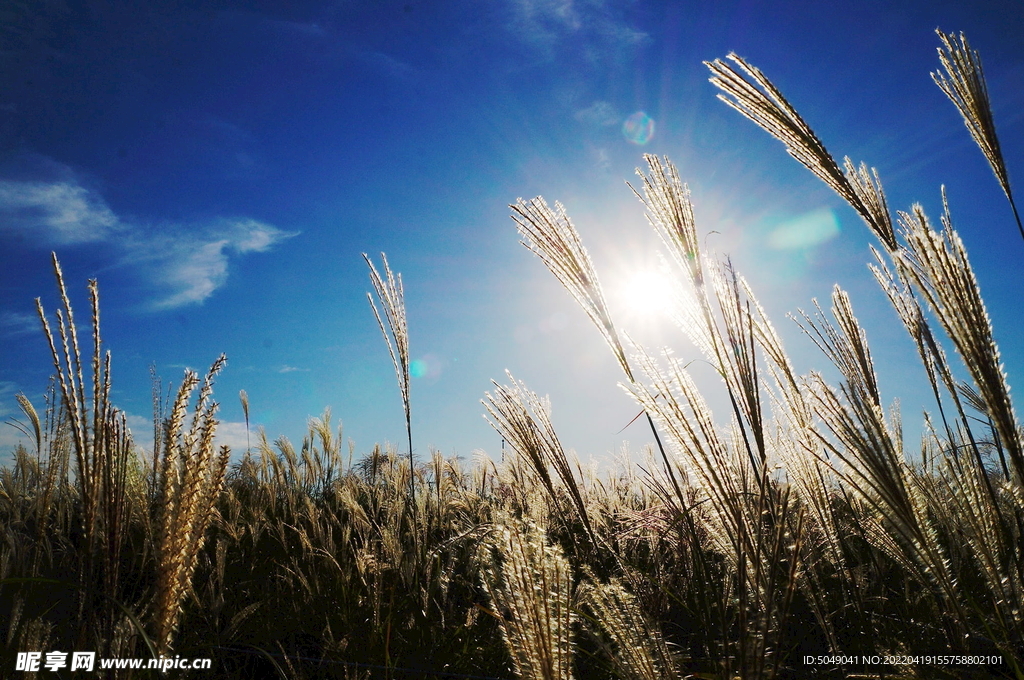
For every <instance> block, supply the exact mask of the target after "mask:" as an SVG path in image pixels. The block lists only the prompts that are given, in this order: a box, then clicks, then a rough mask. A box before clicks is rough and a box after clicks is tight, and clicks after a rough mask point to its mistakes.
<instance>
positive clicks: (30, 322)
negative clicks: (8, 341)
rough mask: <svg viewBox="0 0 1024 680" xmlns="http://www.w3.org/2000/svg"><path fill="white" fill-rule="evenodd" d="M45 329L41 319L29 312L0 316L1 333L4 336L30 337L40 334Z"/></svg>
mask: <svg viewBox="0 0 1024 680" xmlns="http://www.w3.org/2000/svg"><path fill="white" fill-rule="evenodd" d="M42 330H43V327H42V324H41V323H40V322H39V317H38V316H37V315H35V314H29V313H27V312H3V313H2V314H0V332H2V333H3V334H4V335H8V336H10V335H28V334H30V333H40V332H42Z"/></svg>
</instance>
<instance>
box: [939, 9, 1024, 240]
mask: <svg viewBox="0 0 1024 680" xmlns="http://www.w3.org/2000/svg"><path fill="white" fill-rule="evenodd" d="M935 33H936V34H937V35H938V36H939V40H940V41H941V42H942V47H939V48H938V52H939V61H940V62H942V68H943V70H945V73H940V72H937V71H933V72H932V80H934V81H935V84H936V85H938V86H939V88H940V89H941V90H942V91H943V92H944V93H946V96H947V97H949V100H950V101H951V102H953V105H954V106H956V108H957V110H958V111H959V112H960V115H961V116H963V119H964V125H965V126H966V127H967V130H968V132H970V133H971V137H972V138H974V141H975V143H976V144H977V145H978V148H979V149H981V153H982V154H984V156H985V159H986V160H987V161H988V164H989V165H990V166H991V167H992V172H994V173H995V176H996V180H997V181H998V182H999V186H1000V187H1001V188H1002V190H1003V193H1004V194H1006V198H1007V200H1008V201H1009V202H1010V208H1011V209H1012V210H1013V217H1014V219H1016V220H1017V229H1019V230H1020V235H1021V237H1024V225H1022V224H1021V219H1020V215H1019V214H1018V212H1017V205H1016V203H1014V200H1013V193H1012V192H1011V191H1010V178H1009V175H1008V174H1007V172H1006V162H1005V161H1004V160H1003V152H1002V150H1001V149H1000V148H999V137H998V136H997V135H996V125H995V122H994V121H993V119H992V106H991V104H990V103H989V100H988V86H987V85H986V84H985V73H984V71H983V70H982V68H981V56H980V55H979V54H978V52H977V50H972V49H971V46H970V44H969V43H968V42H967V37H966V36H965V35H964V34H963V33H961V34H960V36H959V37H957V35H956V34H955V33H950V34H948V35H947V34H946V33H943V32H942V31H941V30H940V29H935Z"/></svg>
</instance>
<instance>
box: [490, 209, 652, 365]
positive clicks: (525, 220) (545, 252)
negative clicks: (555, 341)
mask: <svg viewBox="0 0 1024 680" xmlns="http://www.w3.org/2000/svg"><path fill="white" fill-rule="evenodd" d="M509 208H511V209H512V212H513V215H512V219H514V220H515V221H516V224H518V225H519V234H520V235H521V236H522V239H523V240H522V241H521V243H522V244H523V246H525V247H526V248H527V249H528V250H530V251H531V252H533V253H534V254H535V255H536V256H537V257H539V258H540V259H541V261H542V262H543V263H544V265H545V266H546V267H547V268H548V270H550V271H551V273H552V274H554V275H555V278H556V279H558V282H559V283H561V284H562V285H563V286H564V287H565V289H566V290H567V291H569V294H570V295H572V297H573V299H575V300H576V302H578V303H579V305H580V307H582V308H583V311H584V312H586V313H587V316H589V317H590V320H591V321H593V322H594V325H595V326H597V328H598V330H599V331H601V335H603V336H604V339H605V341H606V342H607V343H608V346H609V347H611V350H612V353H613V354H615V359H616V360H617V361H618V362H619V366H621V367H622V370H623V372H625V374H626V377H628V378H629V380H630V381H632V380H633V371H632V370H630V368H629V362H628V361H626V353H625V351H623V349H622V343H621V342H620V341H619V336H618V334H617V333H616V331H615V324H613V323H612V318H611V314H610V313H609V312H608V305H607V304H606V303H605V300H604V294H603V293H602V292H601V284H600V283H599V282H598V280H597V272H596V271H594V264H593V262H591V260H590V255H589V254H588V253H587V250H586V248H584V247H583V242H582V241H580V236H579V233H578V232H577V231H576V227H575V226H574V225H573V223H572V221H571V220H570V219H569V216H568V215H566V214H565V208H564V207H563V206H562V204H561V203H558V202H556V203H555V209H554V210H552V209H551V208H550V207H548V204H547V203H546V202H545V201H544V199H543V198H541V197H540V196H538V197H537V198H534V199H532V200H530V201H528V202H527V201H524V200H523V199H521V198H520V199H518V200H517V201H516V204H515V205H510V206H509Z"/></svg>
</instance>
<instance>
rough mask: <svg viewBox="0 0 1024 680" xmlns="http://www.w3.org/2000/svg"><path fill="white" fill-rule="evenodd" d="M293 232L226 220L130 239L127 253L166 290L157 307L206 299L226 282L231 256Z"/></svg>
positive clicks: (265, 246) (267, 247)
mask: <svg viewBox="0 0 1024 680" xmlns="http://www.w3.org/2000/svg"><path fill="white" fill-rule="evenodd" d="M294 235H295V234H294V233H288V232H284V231H282V230H280V229H278V228H277V227H274V226H271V225H269V224H265V223H263V222H258V221H256V220H251V219H244V220H224V221H221V222H219V223H217V224H215V225H212V226H210V227H208V228H206V229H204V230H202V231H200V232H198V233H178V234H171V233H164V234H158V235H152V236H144V237H142V238H138V239H133V240H131V241H129V242H128V243H127V244H126V245H125V248H126V250H127V254H126V256H127V258H128V259H130V260H131V261H134V262H136V263H139V264H143V263H144V265H145V268H146V269H147V270H148V271H149V272H150V276H151V277H152V278H153V279H154V281H155V282H156V283H157V284H159V285H160V287H161V288H162V289H163V290H165V291H167V292H166V293H165V294H164V295H163V296H162V297H160V298H159V299H158V300H156V301H155V302H154V303H153V304H154V306H155V307H156V308H158V309H168V308H173V307H181V306H184V305H189V304H197V303H201V302H203V301H204V300H206V299H207V298H209V297H210V296H211V295H213V293H214V291H216V290H217V289H218V288H220V287H221V286H223V285H224V283H225V281H227V278H228V265H229V260H230V257H231V256H232V255H245V254H248V253H262V252H266V251H267V250H270V248H272V247H273V246H274V245H275V244H277V243H279V242H280V241H283V240H284V239H286V238H289V237H291V236H294Z"/></svg>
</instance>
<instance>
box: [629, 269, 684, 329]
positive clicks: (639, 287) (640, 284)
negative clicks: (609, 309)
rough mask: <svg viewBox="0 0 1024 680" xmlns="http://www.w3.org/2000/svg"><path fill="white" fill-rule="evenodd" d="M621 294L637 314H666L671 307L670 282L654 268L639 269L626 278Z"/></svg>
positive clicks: (651, 315)
mask: <svg viewBox="0 0 1024 680" xmlns="http://www.w3.org/2000/svg"><path fill="white" fill-rule="evenodd" d="M621 295H622V301H623V302H624V303H625V304H627V305H628V306H629V309H630V311H631V312H632V313H633V314H636V315H637V316H644V317H654V316H658V315H662V314H666V313H668V311H669V310H670V309H671V307H672V282H671V281H670V280H669V278H668V276H666V275H665V274H663V273H662V272H660V271H658V270H656V269H641V270H640V271H638V272H635V273H634V274H633V275H632V276H630V277H629V278H628V279H627V280H626V282H625V284H624V285H623V288H622V293H621Z"/></svg>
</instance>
